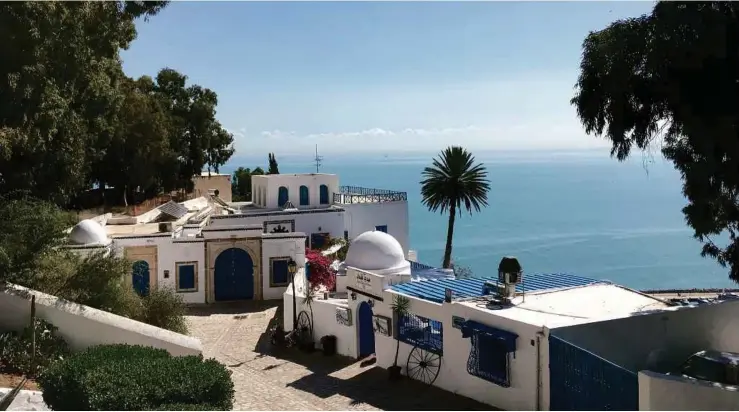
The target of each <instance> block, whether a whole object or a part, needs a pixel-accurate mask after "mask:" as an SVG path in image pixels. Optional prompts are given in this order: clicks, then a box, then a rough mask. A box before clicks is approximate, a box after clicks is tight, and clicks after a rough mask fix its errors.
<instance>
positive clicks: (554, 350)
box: [549, 335, 639, 411]
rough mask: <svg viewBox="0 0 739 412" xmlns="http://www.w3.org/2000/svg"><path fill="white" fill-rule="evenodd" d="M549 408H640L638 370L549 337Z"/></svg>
mask: <svg viewBox="0 0 739 412" xmlns="http://www.w3.org/2000/svg"><path fill="white" fill-rule="evenodd" d="M549 394H550V395H549V409H550V410H552V411H637V410H639V381H638V378H637V375H636V373H634V372H631V371H629V370H626V369H624V368H622V367H620V366H618V365H616V364H613V363H611V362H608V361H607V360H605V359H603V358H601V357H598V356H596V355H594V354H592V353H590V352H588V351H586V350H584V349H581V348H578V347H577V346H575V345H573V344H571V343H569V342H567V341H565V340H562V339H560V338H558V337H556V336H552V335H550V336H549Z"/></svg>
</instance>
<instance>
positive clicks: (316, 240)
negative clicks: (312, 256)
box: [310, 233, 328, 249]
mask: <svg viewBox="0 0 739 412" xmlns="http://www.w3.org/2000/svg"><path fill="white" fill-rule="evenodd" d="M326 240H328V233H311V235H310V247H311V249H321V248H323V246H325V245H326Z"/></svg>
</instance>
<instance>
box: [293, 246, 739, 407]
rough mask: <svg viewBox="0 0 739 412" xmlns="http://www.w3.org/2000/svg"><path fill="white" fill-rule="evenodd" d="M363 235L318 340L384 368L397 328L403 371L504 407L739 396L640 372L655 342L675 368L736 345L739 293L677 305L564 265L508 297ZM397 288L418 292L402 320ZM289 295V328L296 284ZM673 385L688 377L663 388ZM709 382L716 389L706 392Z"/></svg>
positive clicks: (721, 400) (322, 307)
mask: <svg viewBox="0 0 739 412" xmlns="http://www.w3.org/2000/svg"><path fill="white" fill-rule="evenodd" d="M364 236H365V235H362V237H364ZM358 240H359V238H357V241H355V243H354V244H353V245H352V246H351V247H350V250H349V253H348V254H347V262H345V271H346V277H347V279H346V280H344V282H343V285H344V286H337V293H336V294H334V296H332V297H330V298H329V299H319V300H316V301H314V302H313V304H312V309H313V313H314V321H313V322H312V323H313V329H314V337H315V339H316V341H318V340H320V338H321V337H322V336H325V335H334V336H336V337H337V349H338V352H339V353H341V354H344V355H347V356H352V357H357V358H362V357H365V356H367V355H370V354H372V353H374V354H375V356H376V360H377V365H379V366H381V367H383V368H388V367H390V366H391V365H393V362H394V359H395V352H396V345H397V344H398V342H397V341H396V339H397V340H398V341H400V350H399V356H398V365H399V366H401V367H402V371H403V373H404V374H405V375H407V376H409V377H411V378H413V379H418V380H422V381H424V382H427V383H430V384H433V385H435V386H439V387H441V388H443V389H446V390H448V391H451V392H454V393H457V394H460V395H464V396H467V397H470V398H472V399H475V400H478V401H481V402H484V403H487V404H490V405H493V406H495V407H498V408H501V409H506V410H638V409H644V410H658V409H662V410H664V409H676V408H677V409H682V408H683V407H680V406H679V404H678V403H676V401H675V399H680V401H681V402H684V405H686V407H688V408H690V409H691V410H695V409H701V410H711V409H712V408H713V409H726V407H727V405H731V402H736V401H739V392H738V391H737V389H739V388H733V389H731V388H729V389H723V388H717V387H716V386H715V385H714V386H711V385H709V387H706V386H705V385H703V386H701V385H696V384H695V382H689V381H687V380H684V381H683V382H680V383H675V382H674V381H675V379H678V380H679V379H682V378H678V377H675V376H666V375H664V374H663V373H664V372H667V371H668V370H670V369H669V368H668V369H667V370H660V371H659V372H641V371H644V370H646V369H652V370H654V366H653V361H654V359H655V356H654V355H655V353H659V354H661V356H659V357H660V361H661V363H662V364H663V365H670V368H673V369H672V370H674V369H676V368H678V367H679V365H680V363H681V362H682V361H684V360H685V359H687V357H688V356H689V355H690V354H692V353H694V352H696V351H699V350H702V349H717V350H724V351H735V352H736V351H739V329H738V328H735V327H734V328H732V329H728V325H729V324H732V325H734V326H739V320H736V319H737V316H736V315H737V312H736V310H737V309H739V302H731V303H721V304H714V305H707V306H706V307H698V308H694V309H683V310H675V309H676V308H675V307H671V306H670V305H669V304H668V303H667V302H664V301H662V300H659V299H655V298H653V297H650V296H648V295H645V294H642V293H640V292H637V291H634V290H631V289H628V288H625V287H622V286H619V285H615V284H612V283H610V282H603V281H598V280H595V279H589V278H584V277H579V276H572V275H565V274H533V275H528V274H527V275H525V276H524V277H523V281H522V282H520V283H518V284H512V285H510V287H509V290H511V292H512V291H513V290H515V293H511V294H510V297H509V298H508V299H507V301H506V299H503V298H505V296H504V294H503V295H501V294H497V293H491V289H492V290H495V289H496V288H495V283H496V282H497V281H498V276H497V274H496V275H495V276H493V277H487V278H470V279H432V280H427V281H414V280H413V276H412V275H411V276H408V268H407V267H406V266H405V265H404V264H403V262H402V261H401V260H400V259H390V258H387V257H386V258H379V257H376V254H378V253H379V251H385V252H383V253H384V254H385V255H386V256H395V255H398V254H399V252H398V251H397V250H396V251H394V252H393V251H391V252H390V253H387V252H386V251H387V250H388V249H392V247H393V246H392V245H391V243H392V242H389V241H388V240H387V239H382V238H381V237H380V236H376V235H373V236H372V237H371V238H368V239H366V241H365V242H362V243H360V242H358ZM371 243H374V245H370V244H371ZM360 244H362V246H359V245H360ZM355 245H356V246H358V247H360V248H361V249H354V247H355ZM396 247H397V246H396ZM358 255H361V256H358ZM350 258H351V259H352V260H351V262H349V260H350ZM350 263H351V265H358V266H365V268H361V267H353V266H351V265H350ZM393 268H396V269H393ZM491 270H492V271H495V270H496V268H491ZM337 284H341V283H337ZM296 286H297V295H298V296H296V303H297V305H298V306H299V311H302V310H306V311H307V309H306V308H305V304H304V303H302V296H304V292H303V291H304V289H305V280H304V279H302V278H299V277H298V278H296ZM491 286H492V287H491ZM342 287H343V288H345V291H346V294H345V295H342V294H341V292H342ZM514 287H515V288H514ZM503 289H504V288H503ZM503 289H501V290H503ZM396 296H405V297H407V298H408V299H409V300H410V311H409V313H408V314H406V315H404V316H402V317H401V318H400V319H398V317H397V316H395V315H394V314H393V312H392V310H391V304H392V302H393V299H395V297H396ZM284 304H285V311H284V313H285V320H284V321H285V325H284V326H285V329H286V330H290V329H292V311H291V309H292V295H291V294H290V290H289V289H288V290H287V291H286V293H285V297H284ZM732 310H733V311H734V312H733V314H732V312H731V311H732ZM711 317H715V318H711ZM717 319H720V321H719V322H718V323H717ZM670 385H672V386H675V385H677V386H680V385H683V386H685V387H684V388H682V389H672V390H674V391H678V392H680V393H677V394H675V393H672V392H665V388H668V387H672V386H670ZM711 391H714V392H716V393H713V394H710V395H711V397H710V400H703V401H699V400H698V399H703V397H698V395H699V394H709V393H710V392H711ZM735 405H739V404H735Z"/></svg>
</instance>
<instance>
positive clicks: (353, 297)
mask: <svg viewBox="0 0 739 412" xmlns="http://www.w3.org/2000/svg"><path fill="white" fill-rule="evenodd" d="M349 296H351V298H352V300H357V294H356V293H354V292H352V293H351V294H350V295H349Z"/></svg>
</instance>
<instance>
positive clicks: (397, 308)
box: [388, 295, 411, 380]
mask: <svg viewBox="0 0 739 412" xmlns="http://www.w3.org/2000/svg"><path fill="white" fill-rule="evenodd" d="M410 306H411V301H410V299H408V298H407V297H405V296H402V295H395V296H394V297H393V303H392V304H391V305H390V309H392V310H393V315H394V318H395V320H394V321H393V323H394V324H395V342H396V346H395V360H394V361H393V366H391V367H389V368H388V372H389V373H390V380H398V379H400V378H401V376H402V375H401V374H400V366H398V353H399V352H400V340H398V333H399V331H400V326H399V324H398V323H399V320H400V319H402V318H403V316H405V315H406V314H408V311H409V310H410Z"/></svg>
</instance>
